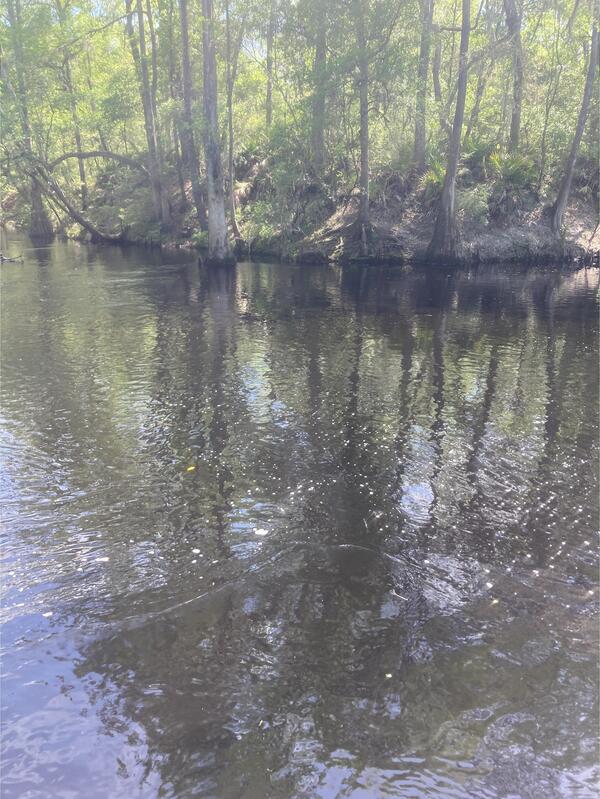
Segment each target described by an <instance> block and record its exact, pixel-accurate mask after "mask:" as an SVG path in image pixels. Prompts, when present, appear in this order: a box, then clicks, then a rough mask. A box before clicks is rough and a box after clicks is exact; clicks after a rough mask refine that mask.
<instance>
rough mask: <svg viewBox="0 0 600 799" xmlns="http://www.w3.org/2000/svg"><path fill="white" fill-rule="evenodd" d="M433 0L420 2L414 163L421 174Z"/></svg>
mask: <svg viewBox="0 0 600 799" xmlns="http://www.w3.org/2000/svg"><path fill="white" fill-rule="evenodd" d="M433 3H434V0H421V44H420V47H419V67H418V70H417V103H416V114H415V163H416V165H417V169H418V170H419V171H420V172H422V171H423V170H424V169H425V143H426V139H427V131H426V114H427V75H428V74H429V52H430V50H431V28H432V23H433Z"/></svg>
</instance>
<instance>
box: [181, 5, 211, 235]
mask: <svg viewBox="0 0 600 799" xmlns="http://www.w3.org/2000/svg"><path fill="white" fill-rule="evenodd" d="M179 23H180V26H181V62H182V72H181V75H182V81H181V88H182V92H183V125H182V126H181V131H180V137H181V150H182V155H183V161H184V164H185V167H186V172H187V174H188V178H189V180H190V183H191V185H192V197H193V198H194V205H195V206H196V213H197V214H198V222H199V224H200V228H201V229H202V230H207V228H208V225H207V219H206V206H205V204H204V194H203V192H202V186H201V185H200V161H199V158H198V150H197V149H196V142H195V140H194V121H193V117H192V98H193V94H194V87H193V83H192V67H191V63H190V36H189V27H188V8H187V0H179Z"/></svg>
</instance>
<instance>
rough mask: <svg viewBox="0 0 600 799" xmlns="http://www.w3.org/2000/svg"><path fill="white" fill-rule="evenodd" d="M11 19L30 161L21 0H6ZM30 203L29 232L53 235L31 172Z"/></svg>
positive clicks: (34, 235)
mask: <svg viewBox="0 0 600 799" xmlns="http://www.w3.org/2000/svg"><path fill="white" fill-rule="evenodd" d="M7 11H8V20H9V22H10V32H11V38H12V46H13V52H14V55H15V72H16V75H17V90H18V104H19V115H20V117H21V129H22V131H23V146H24V150H25V155H26V157H27V158H28V159H29V161H30V162H33V160H34V154H33V146H32V142H31V125H30V124H29V108H28V106H27V91H26V88H25V73H24V70H25V62H24V58H23V42H22V39H21V4H20V0H7ZM30 203H31V217H30V220H29V234H30V236H31V237H32V238H44V239H49V238H51V237H52V236H53V235H54V231H53V230H52V225H51V223H50V219H49V218H48V214H47V213H46V209H45V208H44V203H43V202H42V191H41V187H40V184H39V182H38V180H37V179H36V177H35V175H33V174H31V173H30Z"/></svg>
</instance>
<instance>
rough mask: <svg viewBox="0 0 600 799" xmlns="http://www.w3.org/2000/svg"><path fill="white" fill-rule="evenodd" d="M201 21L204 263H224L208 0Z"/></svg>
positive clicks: (224, 228) (226, 251)
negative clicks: (205, 190) (205, 218)
mask: <svg viewBox="0 0 600 799" xmlns="http://www.w3.org/2000/svg"><path fill="white" fill-rule="evenodd" d="M202 18H203V19H202V61H203V74H204V152H205V157H206V182H207V185H208V261H209V262H213V263H228V262H230V261H231V254H230V250H229V241H228V236H227V223H226V221H225V196H224V192H223V167H222V164H221V148H220V145H219V125H218V119H217V62H216V57H215V44H214V39H213V30H212V27H213V9H212V0H202Z"/></svg>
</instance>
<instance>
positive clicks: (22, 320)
mask: <svg viewBox="0 0 600 799" xmlns="http://www.w3.org/2000/svg"><path fill="white" fill-rule="evenodd" d="M22 249H24V251H25V262H24V263H23V264H9V263H6V264H4V265H3V266H2V267H1V278H2V392H3V398H2V420H1V443H2V454H3V465H2V482H1V486H0V494H1V498H2V504H3V515H4V533H3V535H4V539H3V548H2V554H3V570H2V578H3V579H2V582H3V612H4V624H3V634H2V646H3V658H4V660H3V663H4V665H3V689H2V723H3V736H2V745H3V760H2V766H3V768H2V797H3V799H13V798H15V797H19V799H34V798H35V799H37V797H40V798H42V797H43V799H54V797H61V798H63V797H64V798H65V799H68V798H70V797H86V799H105V798H106V799H118V798H119V797H127V799H131V798H132V797H178V798H179V797H181V799H187V797H207V798H209V797H210V798H211V799H212V798H213V797H216V798H218V799H237V798H238V797H239V798H240V799H267V798H270V797H273V798H274V799H295V798H296V797H306V798H309V797H310V799H313V798H314V799H316V798H317V797H322V798H323V799H333V798H334V797H335V798H336V799H337V798H340V799H341V797H351V799H371V797H375V798H377V797H423V798H425V797H426V798H427V799H430V798H434V799H438V798H439V799H452V798H453V797H461V798H462V797H473V799H488V798H489V799H492V798H496V797H503V798H505V799H519V798H523V799H525V798H526V799H552V798H553V797H567V799H571V797H576V798H577V799H582V798H584V797H596V796H597V793H596V778H597V776H598V774H597V771H596V769H595V764H596V763H597V758H598V750H597V716H598V709H597V704H596V703H597V658H596V652H597V645H598V640H597V639H598V635H597V633H598V622H597V615H596V614H597V610H598V592H597V567H596V547H597V537H596V536H597V534H596V528H597V521H598V507H597V501H598V485H597V465H598V460H597V459H598V443H597V404H598V348H597V338H596V336H597V319H598V317H597V314H598V307H597V296H596V293H597V289H598V272H597V271H596V270H587V271H585V270H581V271H576V272H574V273H573V272H570V273H568V272H561V271H560V270H556V269H554V270H546V271H541V270H538V271H536V270H533V271H532V270H524V269H510V270H509V269H506V268H504V269H501V268H498V269H489V268H486V269H482V268H481V269H478V270H472V271H465V270H459V271H450V270H443V269H442V270H440V269H437V270H427V269H414V270H410V269H401V268H394V269H389V268H388V269H379V268H375V269H371V270H370V271H362V272H360V271H341V270H339V269H335V268H326V267H315V268H311V267H292V266H289V265H282V264H250V263H245V264H239V265H238V267H237V269H236V270H235V271H232V272H229V273H211V274H206V273H202V272H201V271H200V270H199V269H198V267H197V266H196V265H195V264H194V263H190V262H189V261H188V262H185V256H181V257H180V258H179V259H175V258H171V259H168V258H166V256H163V257H162V259H161V256H159V255H155V254H152V253H149V252H146V251H139V250H134V249H129V250H124V251H120V250H119V249H116V248H114V249H113V248H104V249H99V248H98V249H95V248H92V247H84V246H78V245H75V244H67V243H60V242H57V243H55V244H53V245H52V246H51V247H50V248H37V249H36V248H34V247H33V245H32V244H31V243H30V242H27V241H22V240H19V239H16V238H13V239H12V240H9V241H8V242H4V251H5V252H7V251H8V253H9V254H11V253H12V254H14V253H18V252H20V251H21V250H22ZM188 257H189V256H188ZM176 260H179V261H180V262H179V263H177V262H175V261H176Z"/></svg>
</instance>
